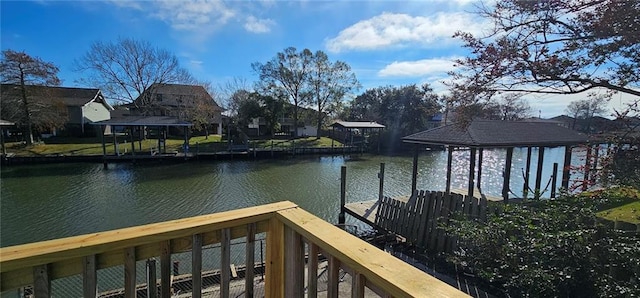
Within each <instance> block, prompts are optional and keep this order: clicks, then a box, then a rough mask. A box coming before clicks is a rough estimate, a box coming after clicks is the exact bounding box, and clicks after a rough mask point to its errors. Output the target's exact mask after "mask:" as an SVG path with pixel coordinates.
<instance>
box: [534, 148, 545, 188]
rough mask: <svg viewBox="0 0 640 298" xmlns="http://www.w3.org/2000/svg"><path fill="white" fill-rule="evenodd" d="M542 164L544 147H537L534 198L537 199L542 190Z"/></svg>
mask: <svg viewBox="0 0 640 298" xmlns="http://www.w3.org/2000/svg"><path fill="white" fill-rule="evenodd" d="M543 164H544V147H538V169H537V171H536V189H535V190H536V195H535V198H536V199H539V198H540V195H541V193H540V192H541V191H542V189H541V188H540V187H542V186H541V185H542V165H543Z"/></svg>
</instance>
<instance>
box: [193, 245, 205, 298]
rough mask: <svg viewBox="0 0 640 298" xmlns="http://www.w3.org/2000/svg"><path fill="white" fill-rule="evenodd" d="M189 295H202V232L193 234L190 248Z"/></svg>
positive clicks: (197, 296)
mask: <svg viewBox="0 0 640 298" xmlns="http://www.w3.org/2000/svg"><path fill="white" fill-rule="evenodd" d="M191 276H192V277H191V278H192V280H193V282H192V289H191V297H193V298H200V297H202V234H196V235H193V246H192V249H191Z"/></svg>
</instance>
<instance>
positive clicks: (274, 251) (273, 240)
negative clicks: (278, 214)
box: [265, 217, 285, 297]
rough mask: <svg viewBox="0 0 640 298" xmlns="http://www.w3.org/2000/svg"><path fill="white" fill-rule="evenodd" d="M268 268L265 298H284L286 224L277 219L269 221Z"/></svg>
mask: <svg viewBox="0 0 640 298" xmlns="http://www.w3.org/2000/svg"><path fill="white" fill-rule="evenodd" d="M266 266H267V268H266V271H267V273H266V276H265V279H266V280H265V288H266V289H265V297H284V291H283V290H284V284H285V280H284V272H285V267H284V224H283V223H282V222H281V221H279V220H278V219H277V218H275V217H273V218H271V219H270V220H269V229H268V231H267V261H266Z"/></svg>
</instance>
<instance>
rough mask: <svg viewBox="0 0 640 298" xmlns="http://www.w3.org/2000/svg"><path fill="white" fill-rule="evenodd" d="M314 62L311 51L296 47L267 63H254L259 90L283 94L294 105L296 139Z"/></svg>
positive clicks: (278, 54)
mask: <svg viewBox="0 0 640 298" xmlns="http://www.w3.org/2000/svg"><path fill="white" fill-rule="evenodd" d="M312 59H313V53H312V52H311V51H310V50H309V49H304V50H302V51H300V52H298V50H297V49H296V48H294V47H289V48H286V49H285V50H284V51H283V52H278V53H277V54H276V56H275V57H273V58H272V59H271V60H269V61H267V62H266V63H264V64H263V63H260V62H254V63H252V64H251V68H252V69H253V71H255V72H256V73H257V74H258V76H259V78H260V80H259V82H258V83H257V88H256V89H258V90H261V91H262V93H264V94H266V95H271V96H274V97H279V95H280V94H284V95H285V96H286V97H287V98H288V99H289V101H290V102H291V104H292V105H293V121H294V124H293V129H294V137H297V136H298V112H299V109H300V107H301V106H303V105H304V104H305V103H307V102H309V97H308V95H309V92H308V79H309V72H310V71H311V61H312Z"/></svg>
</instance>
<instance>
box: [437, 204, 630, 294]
mask: <svg viewBox="0 0 640 298" xmlns="http://www.w3.org/2000/svg"><path fill="white" fill-rule="evenodd" d="M603 203H604V202H603V199H602V198H593V199H587V198H584V197H578V196H564V197H562V198H559V199H555V200H544V201H542V200H541V201H529V202H525V203H520V204H508V205H502V206H500V207H499V208H498V210H496V211H495V212H493V213H492V214H490V215H489V216H488V219H487V221H486V222H479V221H476V220H470V219H466V218H462V217H456V218H455V219H454V220H453V221H452V223H451V224H450V225H449V227H447V228H446V229H447V231H448V232H449V233H452V234H454V235H456V236H457V237H458V239H459V249H458V250H457V251H456V252H455V253H454V254H452V255H451V256H450V260H451V261H453V262H454V263H456V264H459V265H462V266H463V267H464V268H466V269H467V270H469V271H471V272H472V273H475V274H476V275H477V276H478V277H480V278H482V279H484V280H486V281H487V282H489V283H490V284H492V285H494V286H496V287H498V288H499V289H502V290H503V291H504V294H505V296H510V297H635V296H638V295H640V286H639V285H638V280H639V277H640V268H639V267H640V265H639V264H640V243H639V242H640V239H639V238H638V237H637V236H636V235H635V234H623V233H621V232H616V231H614V230H612V229H610V228H608V227H606V226H605V225H603V224H602V223H600V220H598V218H597V217H596V211H597V207H598V206H600V205H602V204H603Z"/></svg>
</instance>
